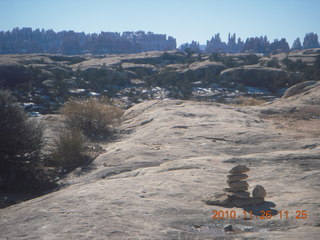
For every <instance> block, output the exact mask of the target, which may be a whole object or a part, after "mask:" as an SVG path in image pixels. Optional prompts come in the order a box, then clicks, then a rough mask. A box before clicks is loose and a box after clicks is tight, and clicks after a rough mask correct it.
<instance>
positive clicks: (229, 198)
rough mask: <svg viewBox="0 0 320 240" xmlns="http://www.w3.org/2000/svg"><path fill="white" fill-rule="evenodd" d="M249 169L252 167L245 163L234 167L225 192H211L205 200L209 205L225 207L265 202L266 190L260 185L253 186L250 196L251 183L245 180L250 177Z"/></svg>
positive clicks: (228, 176)
mask: <svg viewBox="0 0 320 240" xmlns="http://www.w3.org/2000/svg"><path fill="white" fill-rule="evenodd" d="M248 171H250V169H249V168H248V167H247V166H245V165H237V166H235V167H233V168H232V169H231V170H230V171H229V173H230V174H229V175H227V178H228V179H227V184H228V187H227V188H224V189H223V191H224V193H215V194H213V195H212V194H209V195H207V196H206V197H205V199H204V200H203V201H204V202H205V203H206V204H208V205H216V206H224V207H246V206H252V205H258V204H261V203H263V202H264V198H265V196H266V190H265V189H264V187H262V186H260V185H256V186H255V187H254V188H253V192H252V197H250V193H249V192H248V188H249V184H248V183H247V181H244V180H246V179H247V178H248V175H247V174H245V173H246V172H248Z"/></svg>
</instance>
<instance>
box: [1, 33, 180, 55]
mask: <svg viewBox="0 0 320 240" xmlns="http://www.w3.org/2000/svg"><path fill="white" fill-rule="evenodd" d="M174 49H176V39H174V38H173V37H170V36H169V37H168V38H167V36H166V35H165V34H155V33H152V32H147V33H145V32H144V31H137V32H123V33H122V34H120V33H117V32H101V33H100V34H96V33H94V34H85V33H84V32H81V33H77V32H74V31H61V32H57V33H56V32H54V31H53V30H44V29H42V30H41V31H40V30H39V29H36V30H32V28H22V29H19V28H14V29H13V30H12V31H7V32H3V31H0V54H27V53H53V54H57V53H58V54H66V55H72V54H85V53H92V54H117V53H139V52H146V51H167V50H174Z"/></svg>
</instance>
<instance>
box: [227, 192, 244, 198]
mask: <svg viewBox="0 0 320 240" xmlns="http://www.w3.org/2000/svg"><path fill="white" fill-rule="evenodd" d="M227 195H228V196H230V197H236V198H249V197H250V193H248V192H227Z"/></svg>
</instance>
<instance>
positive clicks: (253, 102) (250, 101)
mask: <svg viewBox="0 0 320 240" xmlns="http://www.w3.org/2000/svg"><path fill="white" fill-rule="evenodd" d="M265 102H266V101H264V100H262V99H257V98H253V97H244V96H240V97H238V98H237V99H236V104H239V105H242V106H257V105H262V104H264V103H265Z"/></svg>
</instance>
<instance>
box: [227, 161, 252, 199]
mask: <svg viewBox="0 0 320 240" xmlns="http://www.w3.org/2000/svg"><path fill="white" fill-rule="evenodd" d="M248 171H250V169H249V168H248V167H247V166H245V165H237V166H235V167H234V168H232V169H231V170H230V171H229V173H231V174H230V175H228V176H227V177H228V179H227V183H228V185H229V187H228V188H224V189H223V191H224V192H225V193H226V194H227V195H228V197H230V198H232V199H249V198H250V193H249V192H247V190H248V187H249V184H248V183H247V181H243V180H245V179H247V178H248V175H247V174H244V173H245V172H248Z"/></svg>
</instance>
